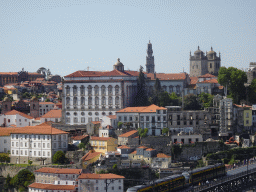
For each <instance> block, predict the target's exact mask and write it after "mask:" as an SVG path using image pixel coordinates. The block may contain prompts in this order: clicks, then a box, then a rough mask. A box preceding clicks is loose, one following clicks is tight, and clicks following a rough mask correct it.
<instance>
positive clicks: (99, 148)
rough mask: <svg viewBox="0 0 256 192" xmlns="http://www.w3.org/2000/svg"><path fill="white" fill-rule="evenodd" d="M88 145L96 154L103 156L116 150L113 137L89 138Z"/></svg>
mask: <svg viewBox="0 0 256 192" xmlns="http://www.w3.org/2000/svg"><path fill="white" fill-rule="evenodd" d="M90 144H91V146H92V147H93V149H94V150H95V151H96V152H101V153H102V154H105V153H106V152H108V151H116V150H117V146H118V145H117V139H115V138H113V137H91V139H90Z"/></svg>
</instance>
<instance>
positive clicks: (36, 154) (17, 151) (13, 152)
mask: <svg viewBox="0 0 256 192" xmlns="http://www.w3.org/2000/svg"><path fill="white" fill-rule="evenodd" d="M33 154H34V156H41V155H43V156H44V157H46V156H47V157H50V154H51V153H50V152H47V153H46V152H45V151H43V152H41V151H34V153H33ZM12 155H25V156H26V155H28V151H27V150H24V152H23V150H20V154H19V150H16V153H15V150H12ZM29 155H30V156H32V151H30V154H29Z"/></svg>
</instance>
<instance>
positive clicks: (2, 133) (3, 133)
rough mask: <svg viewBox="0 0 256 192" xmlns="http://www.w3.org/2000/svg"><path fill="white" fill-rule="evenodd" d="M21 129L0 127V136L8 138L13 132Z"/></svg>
mask: <svg viewBox="0 0 256 192" xmlns="http://www.w3.org/2000/svg"><path fill="white" fill-rule="evenodd" d="M17 129H21V128H20V127H19V128H1V127H0V136H10V135H11V133H13V132H14V131H15V130H17Z"/></svg>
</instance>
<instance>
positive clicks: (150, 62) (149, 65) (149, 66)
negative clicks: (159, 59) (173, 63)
mask: <svg viewBox="0 0 256 192" xmlns="http://www.w3.org/2000/svg"><path fill="white" fill-rule="evenodd" d="M146 72H147V73H154V72H155V63H154V56H153V49H152V44H151V43H150V40H149V43H148V49H147V56H146Z"/></svg>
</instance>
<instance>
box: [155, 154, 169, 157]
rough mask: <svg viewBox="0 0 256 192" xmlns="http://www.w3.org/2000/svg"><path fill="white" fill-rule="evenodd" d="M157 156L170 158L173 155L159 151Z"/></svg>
mask: <svg viewBox="0 0 256 192" xmlns="http://www.w3.org/2000/svg"><path fill="white" fill-rule="evenodd" d="M156 157H157V158H170V157H171V156H168V155H165V154H164V153H158V154H157V156H156Z"/></svg>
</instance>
